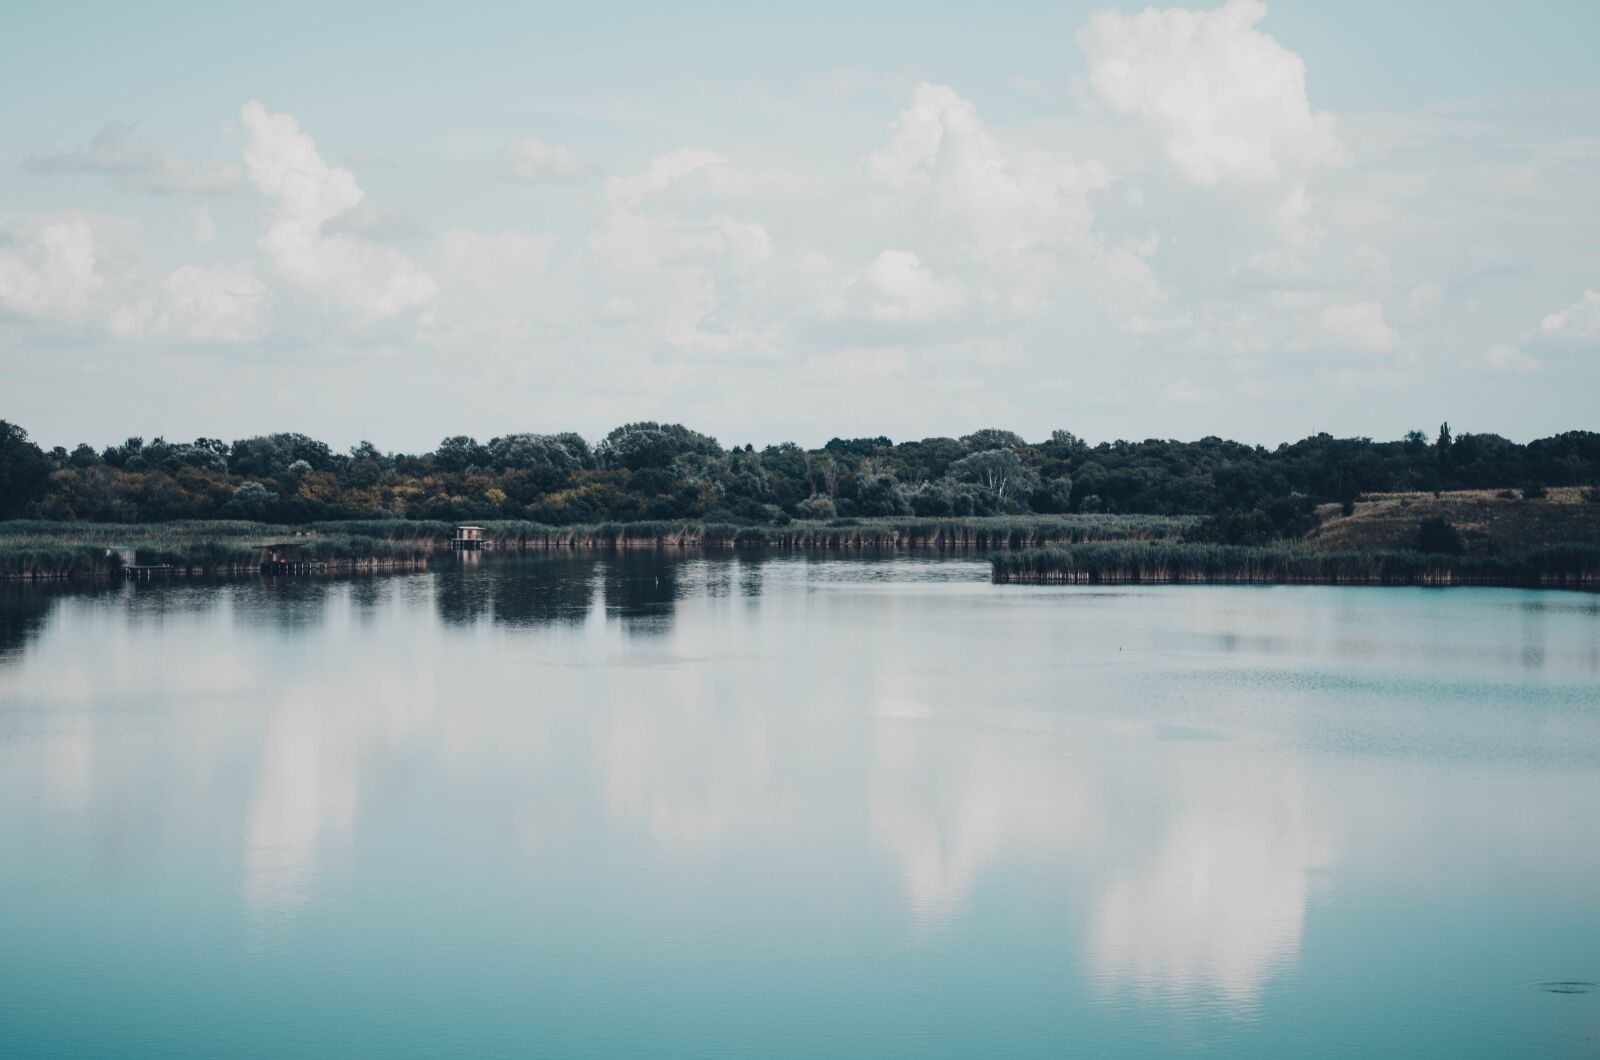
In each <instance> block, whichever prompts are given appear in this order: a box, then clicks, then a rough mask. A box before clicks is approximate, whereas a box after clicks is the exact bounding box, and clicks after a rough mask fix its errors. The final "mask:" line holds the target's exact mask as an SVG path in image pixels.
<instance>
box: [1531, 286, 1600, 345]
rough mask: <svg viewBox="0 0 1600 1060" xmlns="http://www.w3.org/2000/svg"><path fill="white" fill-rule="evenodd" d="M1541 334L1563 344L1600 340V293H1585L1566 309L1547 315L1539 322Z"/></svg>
mask: <svg viewBox="0 0 1600 1060" xmlns="http://www.w3.org/2000/svg"><path fill="white" fill-rule="evenodd" d="M1539 334H1540V335H1542V336H1544V337H1545V338H1546V339H1548V340H1550V341H1552V342H1561V343H1574V344H1577V343H1590V342H1594V341H1596V340H1600V291H1584V292H1583V297H1582V298H1580V299H1578V300H1577V301H1576V302H1574V303H1572V304H1571V305H1569V306H1567V307H1566V308H1565V309H1561V310H1557V311H1556V312H1554V313H1549V314H1547V315H1546V316H1545V317H1544V319H1543V320H1541V321H1539Z"/></svg>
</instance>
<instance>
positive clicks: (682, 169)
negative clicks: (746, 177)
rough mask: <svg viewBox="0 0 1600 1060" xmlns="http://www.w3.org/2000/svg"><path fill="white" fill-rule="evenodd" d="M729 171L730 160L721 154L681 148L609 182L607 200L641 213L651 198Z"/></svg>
mask: <svg viewBox="0 0 1600 1060" xmlns="http://www.w3.org/2000/svg"><path fill="white" fill-rule="evenodd" d="M729 168H730V167H729V163H728V160H727V159H726V158H723V157H722V156H721V155H719V154H716V153H714V152H712V151H702V150H700V149H698V148H694V147H680V148H678V149H677V150H675V151H668V152H667V153H666V154H662V155H657V156H656V157H654V158H652V159H651V160H650V163H649V164H648V165H647V166H645V168H644V170H643V171H642V172H639V173H631V174H627V175H624V176H616V177H611V178H610V179H609V180H607V181H606V198H607V200H608V201H609V202H610V203H611V205H612V207H613V208H615V209H621V210H629V209H637V208H638V207H639V206H640V205H642V204H643V203H644V200H645V199H646V198H647V197H649V196H651V195H654V194H657V193H659V192H663V191H665V190H667V188H669V187H671V186H672V185H673V184H675V183H678V182H679V181H682V180H684V179H686V178H688V177H690V176H693V175H696V174H701V175H706V173H707V171H712V172H715V171H717V170H721V171H722V172H723V174H726V173H727V172H728V170H729Z"/></svg>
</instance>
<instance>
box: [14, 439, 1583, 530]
mask: <svg viewBox="0 0 1600 1060" xmlns="http://www.w3.org/2000/svg"><path fill="white" fill-rule="evenodd" d="M1550 486H1581V487H1589V488H1590V489H1589V495H1590V496H1600V491H1597V490H1596V489H1595V487H1597V486H1600V434H1596V433H1594V432H1588V431H1570V432H1567V433H1565V434H1558V435H1555V436H1553V437H1549V438H1541V439H1539V440H1537V441H1533V442H1529V443H1527V444H1526V445H1522V444H1518V443H1516V442H1513V441H1510V440H1508V439H1506V438H1502V437H1500V436H1499V435H1494V434H1460V435H1452V433H1451V431H1450V428H1449V425H1448V424H1446V425H1445V426H1443V427H1442V428H1441V429H1440V430H1439V431H1438V432H1437V434H1436V435H1435V436H1433V437H1431V438H1430V437H1429V436H1428V435H1425V434H1423V433H1422V432H1420V431H1413V432H1411V433H1410V434H1408V435H1406V437H1404V438H1402V439H1400V440H1399V441H1392V442H1377V441H1373V440H1371V439H1369V438H1334V437H1332V436H1330V435H1327V434H1318V435H1314V436H1312V437H1309V438H1306V439H1304V440H1302V441H1298V442H1294V443H1286V444H1283V445H1279V446H1278V447H1276V448H1272V449H1269V448H1265V447H1262V446H1251V445H1244V444H1241V443H1239V442H1230V441H1225V440H1223V439H1221V438H1216V437H1208V438H1202V439H1200V440H1199V441H1194V442H1180V441H1171V440H1161V439H1150V440H1147V441H1142V442H1130V441H1116V442H1102V443H1100V444H1098V445H1090V444H1088V443H1086V442H1084V441H1082V440H1081V439H1079V438H1078V437H1076V436H1075V435H1073V434H1072V433H1070V432H1068V431H1055V432H1053V433H1052V434H1051V436H1050V437H1049V438H1047V439H1044V440H1042V441H1033V442H1030V441H1026V440H1024V439H1023V438H1022V437H1020V436H1019V435H1017V434H1014V433H1012V432H1010V431H1005V430H999V429H987V430H980V431H977V432H975V433H973V434H968V435H965V436H962V437H960V438H924V439H921V440H919V441H909V442H899V443H896V442H893V441H891V440H890V439H888V438H881V437H880V438H835V439H834V440H833V441H830V442H829V443H828V444H827V445H825V446H823V447H821V448H820V449H811V450H807V449H802V448H800V447H799V446H796V445H793V444H790V443H783V444H779V445H769V446H767V447H766V448H764V449H759V450H758V449H756V448H754V447H753V446H750V445H745V446H743V447H739V446H735V447H733V448H725V447H724V446H722V445H721V444H719V443H718V441H717V440H716V439H715V438H712V437H710V436H708V435H705V434H701V433H699V432H696V431H693V430H690V429H689V428H687V427H684V426H681V425H679V424H658V423H648V422H646V423H630V424H626V425H624V426H621V427H618V428H616V429H615V430H613V431H612V432H611V433H609V434H607V435H606V436H605V437H604V438H602V439H601V440H600V441H599V442H598V443H594V444H591V443H590V442H589V441H587V440H586V439H584V438H582V437H580V436H579V435H577V434H571V433H567V434H508V435H504V436H502V437H496V438H491V439H489V440H488V441H487V442H479V441H478V440H476V439H474V438H469V437H465V436H460V437H453V438H446V439H445V440H444V441H442V442H440V443H439V446H438V448H436V449H434V450H433V451H432V452H427V453H417V454H407V453H386V452H383V451H381V450H379V449H378V448H377V447H376V446H374V445H372V444H371V443H369V442H362V443H361V444H359V445H357V446H354V447H353V448H351V449H350V450H349V451H348V452H344V453H340V452H335V451H334V450H333V449H332V448H331V447H330V446H328V445H327V444H325V443H323V442H319V441H317V440H315V439H313V438H309V437H307V436H305V435H303V434H288V433H285V434H270V435H264V436H259V437H253V438H241V439H239V440H237V441H233V442H224V441H221V440H219V439H214V438H197V439H195V440H194V441H193V442H169V441H167V440H165V439H164V438H159V437H158V438H155V439H154V440H152V441H149V442H146V441H144V440H143V439H142V438H129V439H128V440H127V441H126V442H124V443H122V444H120V445H113V446H110V447H107V448H104V449H96V448H95V447H93V446H91V445H87V444H81V445H78V446H76V447H75V448H73V449H71V450H68V449H65V448H62V447H57V448H54V449H51V450H44V449H42V448H41V447H39V446H38V445H36V444H34V443H33V442H32V441H31V440H30V439H29V437H28V434H27V432H26V431H24V430H23V429H22V428H20V427H18V426H16V425H14V424H11V423H7V422H5V421H0V518H18V517H28V518H40V519H52V520H67V521H72V520H89V521H97V522H124V523H131V522H138V521H144V522H151V521H160V520H172V519H212V518H227V519H250V520H257V521H264V522H275V523H304V522H310V521H314V520H327V519H365V518H401V519H431V520H465V519H485V520H486V519H525V520H530V521H534V522H538V523H544V524H549V525H553V526H565V525H572V524H576V523H594V522H599V521H604V520H624V521H626V520H648V519H703V520H717V521H724V522H734V523H742V524H749V525H767V526H773V525H780V526H781V525H783V524H785V523H787V522H789V521H791V520H794V519H806V520H821V521H832V520H841V519H851V518H869V517H877V516H924V517H941V516H966V515H1000V514H1020V513H1028V512H1034V513H1047V514H1048V513H1073V514H1091V513H1150V514H1201V515H1209V516H1211V517H1212V518H1211V519H1210V520H1208V522H1207V525H1208V526H1209V528H1210V530H1209V533H1210V534H1211V535H1212V538H1213V539H1214V540H1218V541H1227V542H1235V543H1237V542H1248V541H1253V540H1268V539H1273V538H1278V537H1285V536H1294V535H1295V534H1296V533H1297V531H1298V530H1299V529H1301V527H1302V525H1303V524H1306V523H1307V522H1308V520H1309V519H1310V512H1311V509H1312V507H1313V506H1314V505H1316V504H1318V503H1328V502H1334V503H1340V504H1344V505H1346V506H1348V505H1351V504H1353V503H1354V502H1355V500H1356V499H1357V498H1358V497H1359V496H1360V495H1361V494H1363V493H1372V492H1392V491H1440V490H1453V489H1476V488H1495V489H1505V488H1515V489H1517V490H1519V491H1523V492H1524V493H1525V494H1527V495H1529V496H1537V495H1538V494H1539V492H1540V491H1542V490H1543V489H1544V488H1546V487H1550Z"/></svg>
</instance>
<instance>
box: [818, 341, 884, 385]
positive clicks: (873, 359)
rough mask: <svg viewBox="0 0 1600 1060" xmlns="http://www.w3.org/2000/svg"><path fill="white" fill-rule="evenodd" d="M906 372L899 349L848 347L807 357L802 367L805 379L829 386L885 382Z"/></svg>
mask: <svg viewBox="0 0 1600 1060" xmlns="http://www.w3.org/2000/svg"><path fill="white" fill-rule="evenodd" d="M909 368H910V360H909V358H907V357H906V351H905V350H904V349H903V348H902V347H899V346H860V347H850V348H848V349H843V350H836V351H834V352H833V353H822V354H817V355H816V356H814V357H808V358H806V360H805V364H804V365H803V370H804V374H805V375H806V376H808V377H810V378H816V379H826V380H829V381H830V382H840V381H853V380H867V379H886V378H889V377H892V376H897V375H903V374H905V372H906V371H907V370H909Z"/></svg>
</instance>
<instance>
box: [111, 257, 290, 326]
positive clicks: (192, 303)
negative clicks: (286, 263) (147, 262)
mask: <svg viewBox="0 0 1600 1060" xmlns="http://www.w3.org/2000/svg"><path fill="white" fill-rule="evenodd" d="M271 308H272V295H271V292H270V291H268V289H267V285H266V284H264V283H262V282H261V281H260V280H259V279H257V278H256V277H255V276H253V275H251V274H250V273H249V272H246V271H244V270H242V269H233V268H227V267H215V268H205V267H201V266H198V265H183V266H180V267H179V268H176V269H174V270H173V271H172V272H171V273H169V274H168V275H167V277H166V279H165V280H164V281H163V282H162V284H161V287H160V290H159V291H157V292H156V293H155V294H154V295H152V296H150V297H147V298H144V299H141V300H139V301H137V302H134V303H131V304H129V305H126V306H123V307H121V308H119V309H118V310H117V311H116V313H115V314H113V316H112V319H111V331H112V333H113V334H114V335H116V336H117V337H118V338H124V339H165V340H172V341H177V342H219V343H230V344H236V343H248V342H259V341H260V340H261V339H262V338H264V337H265V336H266V333H267V322H268V317H269V315H270V312H271Z"/></svg>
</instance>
